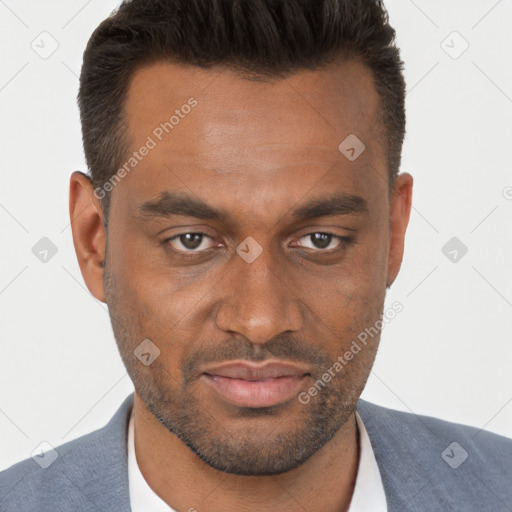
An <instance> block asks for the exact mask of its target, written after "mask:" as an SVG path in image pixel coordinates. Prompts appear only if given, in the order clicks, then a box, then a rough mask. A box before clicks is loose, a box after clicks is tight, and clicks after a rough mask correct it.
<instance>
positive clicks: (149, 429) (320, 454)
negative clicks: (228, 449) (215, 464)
mask: <svg viewBox="0 0 512 512" xmlns="http://www.w3.org/2000/svg"><path fill="white" fill-rule="evenodd" d="M134 396H135V400H134V418H135V430H134V439H135V452H136V458H137V464H138V466H139V469H140V471H141V473H142V475H143V476H144V478H145V480H146V482H147V483H148V484H149V486H150V487H151V488H152V489H153V491H154V492H155V493H156V494H157V495H158V496H160V497H161V498H162V499H163V500H164V501H165V502H166V503H167V504H168V505H169V506H170V507H172V508H173V509H175V510H183V511H185V510H186V511H190V512H194V510H196V511H201V510H208V512H231V511H235V510H236V511H239V510H241V509H243V510H247V511H251V512H252V511H254V512H256V511H263V510H271V509H277V510H280V511H283V512H303V511H304V510H322V511H325V512H343V511H346V510H348V507H349V505H350V499H351V497H352V493H353V490H354V486H355V481H356V476H357V468H358V462H359V433H358V429H357V423H356V419H355V415H354V414H352V415H351V416H350V418H349V420H348V421H347V422H346V423H345V424H344V425H343V426H342V427H341V428H340V429H339V430H338V432H337V433H336V434H335V436H334V437H333V438H332V439H331V440H330V441H328V442H327V443H326V444H325V445H324V446H323V447H322V448H321V449H320V450H318V451H317V452H316V453H315V454H314V455H313V456H312V457H311V458H310V459H308V460H307V461H306V462H305V463H304V464H302V465H301V466H299V467H298V468H295V469H293V470H291V471H288V472H286V473H283V474H280V475H270V476H240V475H231V474H228V473H224V472H221V471H218V470H216V469H213V468H211V467H210V466H208V465H207V464H206V463H204V462H203V461H202V460H201V459H200V458H199V457H198V456H197V455H196V454H195V453H193V452H192V450H190V448H188V447H187V446H186V445H185V444H184V443H183V442H182V441H181V440H180V439H179V438H178V437H176V436H175V435H174V434H172V433H171V432H169V431H168V430H166V429H165V427H164V426H163V425H162V424H161V423H160V422H158V421H157V420H156V418H155V417H154V416H153V415H152V414H151V413H150V412H149V411H148V410H147V409H146V408H145V407H144V404H143V402H142V401H141V400H140V398H139V397H138V395H137V393H135V395H134Z"/></svg>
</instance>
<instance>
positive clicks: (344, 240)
mask: <svg viewBox="0 0 512 512" xmlns="http://www.w3.org/2000/svg"><path fill="white" fill-rule="evenodd" d="M316 234H322V235H328V236H331V237H333V238H334V239H337V240H338V241H339V242H340V243H339V245H338V246H337V247H335V248H334V249H311V248H310V247H306V250H310V251H315V252H318V253H325V254H333V253H335V252H337V251H341V250H343V249H344V248H345V247H347V246H348V245H351V244H352V243H353V242H354V238H353V237H351V236H341V235H336V234H334V233H330V232H328V231H313V232H311V233H307V234H305V235H302V236H301V237H300V238H299V240H300V239H301V238H305V237H308V236H312V235H316ZM184 235H199V236H202V237H204V238H210V239H213V238H212V237H211V236H209V235H207V234H206V233H201V232H195V231H187V232H185V233H179V234H177V235H174V236H172V237H170V238H166V239H165V240H163V242H162V243H163V244H168V243H169V242H171V241H173V240H176V239H178V238H180V237H181V236H184ZM202 241H203V240H201V242H202ZM299 247H301V246H299ZM213 249H215V247H209V248H208V249H203V250H201V251H195V250H184V251H180V250H178V249H174V248H173V247H171V250H173V251H174V252H175V253H177V254H179V255H180V256H182V257H184V258H190V257H194V256H195V255H197V254H205V253H207V252H209V251H211V250H213Z"/></svg>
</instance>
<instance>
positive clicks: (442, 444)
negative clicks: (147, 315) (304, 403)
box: [0, 394, 512, 512]
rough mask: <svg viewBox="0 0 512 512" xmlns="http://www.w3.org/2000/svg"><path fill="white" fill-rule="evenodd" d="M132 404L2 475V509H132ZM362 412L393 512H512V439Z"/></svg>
mask: <svg viewBox="0 0 512 512" xmlns="http://www.w3.org/2000/svg"><path fill="white" fill-rule="evenodd" d="M132 405H133V394H131V395H129V396H128V397H127V398H126V400H125V401H124V402H123V404H122V405H121V407H120V408H119V409H118V411H117V412H116V413H115V415H114V416H113V418H112V419H111V420H110V422H109V423H108V424H107V425H106V426H105V427H103V428H101V429H99V430H96V431H95V432H92V433H90V434H87V435H85V436H83V437H80V438H78V439H75V440H73V441H70V442H68V443H66V444H63V445H61V446H60V447H57V448H56V451H57V454H58V457H57V458H56V460H55V461H54V462H53V463H52V464H51V465H50V466H48V467H47V468H46V469H43V468H42V467H41V466H40V464H38V463H36V462H35V461H34V460H32V458H30V459H27V460H24V461H22V462H19V463H17V464H15V465H13V466H11V467H10V468H8V469H7V470H5V471H2V472H1V473H0V511H1V512H29V511H30V512H36V511H37V512H64V511H65V512H86V511H87V512H99V511H101V512H113V511H115V512H129V511H130V497H129V489H128V471H127V449H126V446H127V427H128V419H129V414H130V411H131V407H132ZM357 410H358V412H359V414H360V415H361V418H362V419H363V422H364V424H365V427H366V429H367V431H368V435H369V437H370V441H371V444H372V446H373V449H374V452H375V458H376V460H377V464H378V466H379V469H380V473H381V476H382V481H383V484H384V489H385V493H386V498H387V503H388V511H389V512H395V511H396V512H398V511H400V512H403V511H411V512H412V511H414V512H420V511H422V512H448V511H468V512H469V511H475V512H476V511H478V512H512V440H511V439H508V438H505V437H502V436H498V435H495V434H491V433H489V432H486V431H483V430H478V429H476V428H473V427H467V426H463V425H458V424H454V423H448V422H445V421H442V420H439V419H435V418H430V417H426V416H416V415H414V414H409V413H403V412H398V411H394V410H391V409H386V408H384V407H380V406H377V405H374V404H371V403H369V402H366V401H363V400H360V401H359V403H358V405H357ZM205 512H208V511H205ZM312 512H313V511H312ZM319 512H321V511H319ZM368 512H371V511H368Z"/></svg>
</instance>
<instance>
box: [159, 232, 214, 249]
mask: <svg viewBox="0 0 512 512" xmlns="http://www.w3.org/2000/svg"><path fill="white" fill-rule="evenodd" d="M208 240H210V241H211V238H210V237H209V236H207V235H205V234H204V233H182V234H180V235H175V236H173V237H172V238H169V239H168V240H167V241H168V242H169V243H170V244H171V245H172V246H173V248H174V249H176V250H177V251H180V252H201V250H203V249H209V246H208V244H207V243H205V242H207V241H208ZM205 245H206V247H205ZM197 249H200V250H197Z"/></svg>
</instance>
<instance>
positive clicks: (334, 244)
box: [299, 232, 348, 251]
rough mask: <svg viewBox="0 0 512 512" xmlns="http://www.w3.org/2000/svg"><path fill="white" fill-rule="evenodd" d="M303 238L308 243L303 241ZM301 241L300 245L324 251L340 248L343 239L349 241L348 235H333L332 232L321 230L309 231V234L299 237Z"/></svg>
mask: <svg viewBox="0 0 512 512" xmlns="http://www.w3.org/2000/svg"><path fill="white" fill-rule="evenodd" d="M346 239H347V240H346ZM303 240H304V241H305V242H306V243H304V242H302V241H303ZM299 241H300V244H299V245H300V247H305V248H307V249H321V250H322V251H325V250H332V249H337V248H339V246H340V245H342V242H343V241H348V237H341V236H337V235H333V234H332V233H320V232H319V233H309V234H308V235H305V236H303V237H301V238H299ZM308 242H309V245H308Z"/></svg>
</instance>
